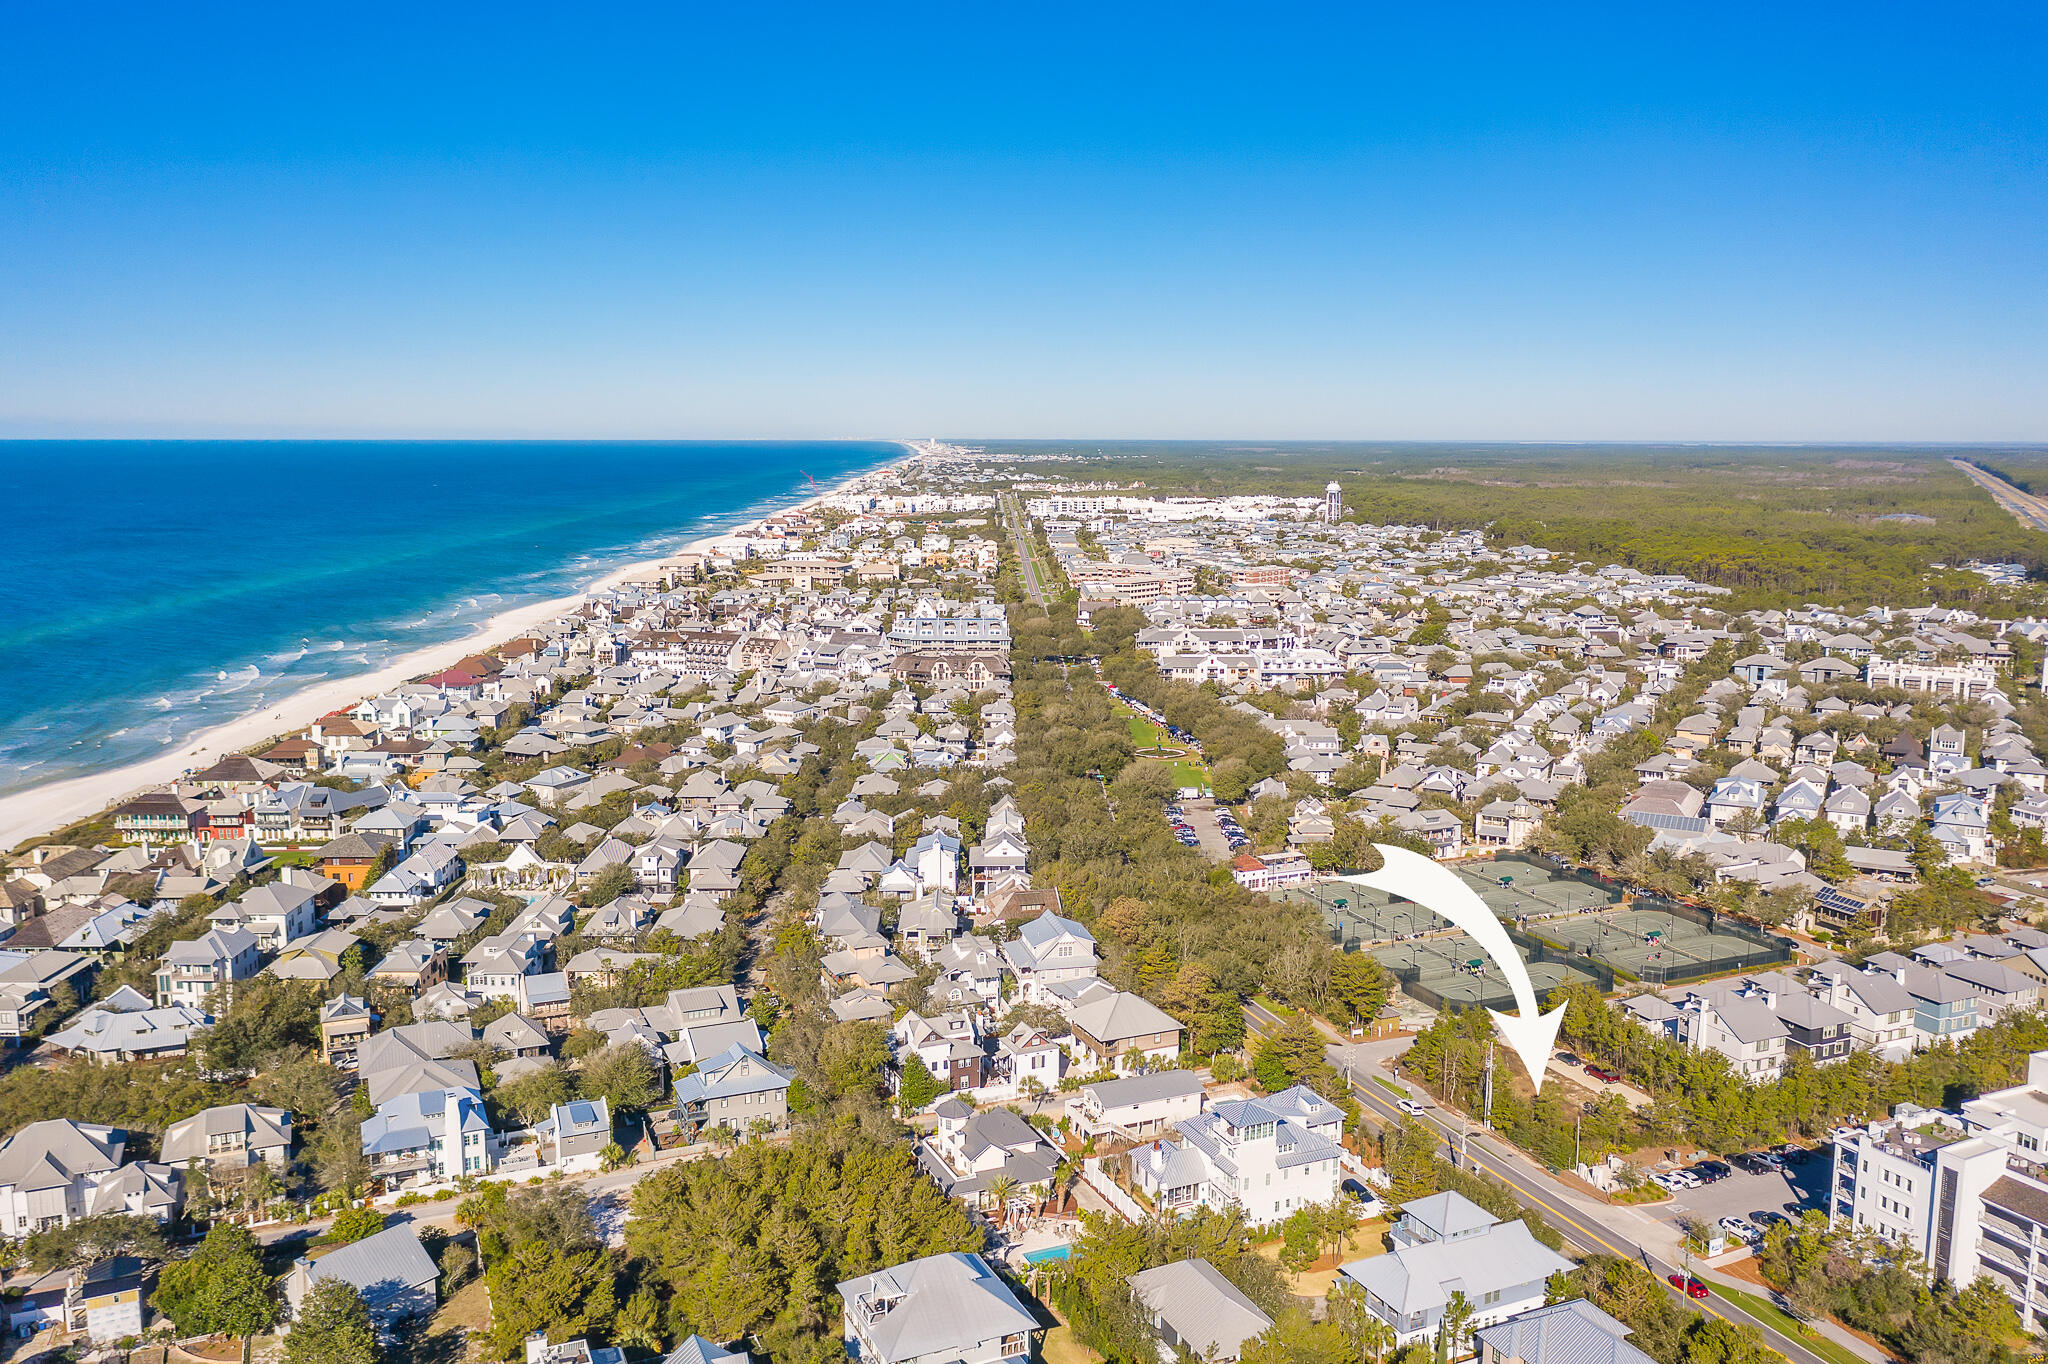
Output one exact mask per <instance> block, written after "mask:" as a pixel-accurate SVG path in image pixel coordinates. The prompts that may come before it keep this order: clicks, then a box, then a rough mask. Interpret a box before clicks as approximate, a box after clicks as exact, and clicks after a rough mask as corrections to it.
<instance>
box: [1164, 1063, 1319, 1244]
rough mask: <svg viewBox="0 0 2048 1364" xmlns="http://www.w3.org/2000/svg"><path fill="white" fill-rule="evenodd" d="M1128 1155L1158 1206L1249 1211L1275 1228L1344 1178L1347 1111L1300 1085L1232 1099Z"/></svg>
mask: <svg viewBox="0 0 2048 1364" xmlns="http://www.w3.org/2000/svg"><path fill="white" fill-rule="evenodd" d="M1173 1131H1174V1134H1175V1136H1177V1138H1178V1140H1174V1141H1169V1140H1166V1139H1163V1138H1162V1139H1161V1140H1157V1141H1154V1142H1153V1143H1152V1144H1151V1145H1150V1146H1141V1147H1139V1148H1138V1149H1137V1150H1135V1151H1133V1152H1132V1153H1131V1175H1132V1178H1133V1179H1134V1180H1136V1182H1137V1185H1138V1187H1139V1188H1140V1189H1142V1190H1143V1191H1144V1192H1145V1193H1146V1194H1147V1195H1148V1196H1150V1197H1151V1198H1152V1199H1153V1200H1154V1202H1156V1203H1157V1204H1158V1205H1159V1207H1161V1208H1163V1209H1169V1210H1171V1211H1172V1212H1173V1213H1174V1214H1175V1215H1177V1216H1184V1215H1186V1214H1188V1213H1190V1212H1192V1211H1193V1210H1194V1209H1195V1208H1198V1207H1208V1208H1230V1207H1239V1208H1243V1209H1244V1214H1245V1218H1246V1220H1247V1221H1249V1222H1251V1223H1252V1224H1253V1225H1255V1226H1270V1225H1272V1224H1273V1223H1275V1222H1280V1221H1283V1220H1285V1219H1286V1217H1287V1216H1288V1214H1290V1213H1292V1212H1293V1211H1294V1210H1295V1209H1297V1208H1305V1207H1308V1206H1309V1205H1310V1204H1315V1203H1327V1202H1329V1201H1330V1199H1331V1198H1333V1197H1335V1196H1336V1193H1337V1185H1338V1182H1339V1180H1340V1178H1341V1175H1340V1171H1339V1168H1338V1166H1339V1162H1340V1160H1341V1159H1342V1155H1343V1151H1342V1148H1341V1147H1340V1145H1339V1143H1340V1142H1342V1140H1343V1138H1344V1113H1343V1110H1341V1109H1339V1108H1338V1107H1337V1105H1335V1104H1333V1103H1331V1102H1330V1101H1329V1100H1328V1099H1325V1098H1323V1097H1322V1096H1321V1095H1320V1094H1317V1093H1316V1092H1315V1091H1314V1090H1312V1089H1306V1088H1304V1087H1302V1086H1300V1085H1296V1086H1294V1087H1293V1088H1292V1089H1286V1090H1282V1091H1281V1092H1280V1093H1278V1094H1274V1095H1271V1096H1269V1097H1267V1098H1264V1099H1233V1100H1231V1101H1230V1102H1228V1103H1221V1104H1218V1105H1216V1106H1215V1107H1214V1108H1212V1109H1211V1110H1209V1111H1208V1112H1207V1113H1203V1114H1201V1115H1199V1116H1197V1117H1194V1118H1189V1119H1184V1120H1182V1121H1180V1122H1177V1123H1175V1124H1174V1127H1173Z"/></svg>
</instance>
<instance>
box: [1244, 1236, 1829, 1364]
mask: <svg viewBox="0 0 2048 1364" xmlns="http://www.w3.org/2000/svg"><path fill="white" fill-rule="evenodd" d="M1386 1231H1387V1223H1386V1221H1385V1219H1383V1218H1378V1217H1375V1218H1371V1219H1369V1220H1367V1221H1364V1222H1360V1223H1359V1224H1358V1225H1357V1226H1355V1227H1353V1228H1352V1229H1351V1230H1350V1231H1349V1232H1347V1233H1345V1236H1344V1249H1343V1250H1342V1251H1341V1252H1340V1253H1339V1254H1338V1255H1337V1257H1336V1258H1335V1259H1334V1260H1332V1259H1331V1258H1330V1257H1329V1256H1324V1257H1323V1258H1322V1259H1320V1260H1318V1261H1316V1263H1315V1267H1314V1268H1312V1269H1306V1270H1303V1271H1302V1272H1301V1273H1299V1274H1289V1275H1288V1276H1287V1291H1288V1292H1290V1293H1292V1294H1294V1295H1295V1296H1296V1297H1301V1298H1320V1297H1323V1296H1325V1295H1326V1294H1328V1293H1329V1291H1330V1285H1332V1284H1334V1283H1335V1282H1336V1281H1337V1272H1338V1270H1337V1267H1338V1266H1339V1265H1344V1264H1349V1263H1350V1262H1351V1261H1353V1260H1363V1259H1367V1258H1369V1257H1371V1256H1374V1255H1384V1254H1386V1250H1387V1238H1386ZM1284 1244H1285V1242H1282V1241H1268V1242H1267V1243H1266V1244H1265V1245H1262V1246H1260V1247H1259V1254H1261V1255H1263V1256H1265V1257H1266V1258H1267V1259H1269V1260H1278V1259H1279V1258H1280V1247H1281V1246H1282V1245H1284ZM1866 1364H1868V1361H1866Z"/></svg>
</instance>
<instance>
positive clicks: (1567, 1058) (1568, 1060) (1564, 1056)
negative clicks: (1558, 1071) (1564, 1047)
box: [1557, 1051, 1586, 1066]
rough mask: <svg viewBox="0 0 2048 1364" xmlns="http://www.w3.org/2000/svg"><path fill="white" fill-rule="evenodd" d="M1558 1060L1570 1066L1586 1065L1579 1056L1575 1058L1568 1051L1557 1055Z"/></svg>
mask: <svg viewBox="0 0 2048 1364" xmlns="http://www.w3.org/2000/svg"><path fill="white" fill-rule="evenodd" d="M1557 1059H1558V1060H1560V1061H1562V1062H1564V1063H1565V1064H1566V1065H1568V1066H1583V1065H1584V1064H1586V1063H1585V1062H1584V1061H1581V1060H1580V1059H1579V1058H1578V1057H1577V1056H1574V1055H1573V1054H1572V1053H1571V1052H1568V1051H1561V1052H1559V1053H1558V1054H1557Z"/></svg>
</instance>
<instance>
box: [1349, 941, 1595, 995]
mask: <svg viewBox="0 0 2048 1364" xmlns="http://www.w3.org/2000/svg"><path fill="white" fill-rule="evenodd" d="M1372 955H1373V957H1374V959H1375V960H1377V961H1378V962H1379V963H1380V964H1381V965H1382V966H1384V967H1386V968H1387V969H1388V970H1389V971H1391V972H1392V973H1393V974H1394V975H1395V976H1397V977H1398V978H1399V979H1400V981H1401V987H1402V989H1403V990H1405V991H1406V992H1407V993H1408V994H1410V995H1412V996H1414V997H1415V998H1417V999H1420V1000H1421V1001H1422V1002H1424V1003H1425V1004H1429V1005H1431V1006H1433V1007H1438V1008H1442V1007H1446V1006H1448V1007H1450V1008H1457V1009H1463V1008H1474V1007H1483V1008H1488V1009H1513V1008H1514V1007H1515V992H1514V990H1513V988H1512V987H1510V986H1509V984H1508V982H1507V978H1506V977H1505V976H1503V975H1501V973H1500V971H1499V970H1498V969H1497V968H1496V967H1495V966H1494V964H1493V961H1492V959H1491V958H1489V957H1488V956H1487V955H1486V953H1485V952H1484V951H1482V950H1481V949H1480V947H1479V945H1478V944H1477V943H1475V942H1473V941H1472V939H1470V938H1468V937H1466V936H1465V935H1464V934H1462V933H1459V934H1455V935H1452V936H1449V937H1443V938H1431V939H1429V940H1428V941H1427V942H1405V943H1396V944H1394V945H1393V946H1391V947H1382V948H1378V949H1376V950H1374V952H1373V954H1372ZM1528 968H1529V983H1530V984H1531V985H1533V986H1534V987H1535V990H1536V997H1537V999H1538V1000H1541V999H1543V998H1544V997H1545V996H1546V995H1548V994H1549V992H1550V991H1552V990H1554V989H1556V988H1557V987H1558V986H1560V985H1562V984H1564V983H1565V982H1566V981H1570V980H1585V981H1590V982H1592V983H1593V984H1594V985H1595V986H1596V987H1597V986H1598V985H1599V982H1598V980H1596V979H1595V978H1594V977H1593V976H1591V975H1589V974H1587V973H1586V972H1583V971H1579V970H1577V969H1576V968H1574V967H1572V966H1570V965H1568V964H1565V963H1563V962H1530V963H1528Z"/></svg>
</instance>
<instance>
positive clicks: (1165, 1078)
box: [1067, 1070, 1206, 1138]
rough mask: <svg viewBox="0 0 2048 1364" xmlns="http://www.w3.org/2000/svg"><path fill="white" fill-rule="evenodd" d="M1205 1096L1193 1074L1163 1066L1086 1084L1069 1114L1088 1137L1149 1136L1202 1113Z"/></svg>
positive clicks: (1071, 1104) (1071, 1102) (1074, 1099)
mask: <svg viewBox="0 0 2048 1364" xmlns="http://www.w3.org/2000/svg"><path fill="white" fill-rule="evenodd" d="M1205 1098H1206V1095H1205V1093H1204V1091H1203V1089H1202V1082H1201V1080H1200V1079H1199V1078H1197V1077H1196V1076H1195V1074H1194V1072H1192V1071H1186V1070H1162V1071H1158V1072H1155V1073H1154V1074H1151V1075H1130V1076H1125V1077H1124V1078H1122V1079H1119V1080H1098V1081H1096V1082H1095V1083H1094V1084H1092V1085H1082V1086H1081V1089H1080V1092H1079V1093H1077V1094H1076V1095H1075V1096H1074V1097H1073V1098H1071V1099H1069V1100H1067V1117H1068V1118H1069V1119H1070V1120H1071V1121H1072V1123H1073V1125H1074V1126H1075V1127H1076V1128H1077V1129H1079V1131H1080V1132H1081V1134H1082V1135H1083V1136H1084V1137H1099V1136H1105V1135H1109V1136H1117V1137H1124V1138H1149V1137H1152V1136H1156V1135H1157V1134H1158V1133H1161V1132H1164V1131H1166V1130H1167V1129H1168V1128H1170V1127H1172V1126H1174V1125H1175V1124H1176V1123H1180V1122H1183V1121H1186V1120H1187V1119H1190V1118H1195V1117H1198V1116H1200V1114H1201V1112H1202V1104H1203V1102H1204V1101H1205Z"/></svg>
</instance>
